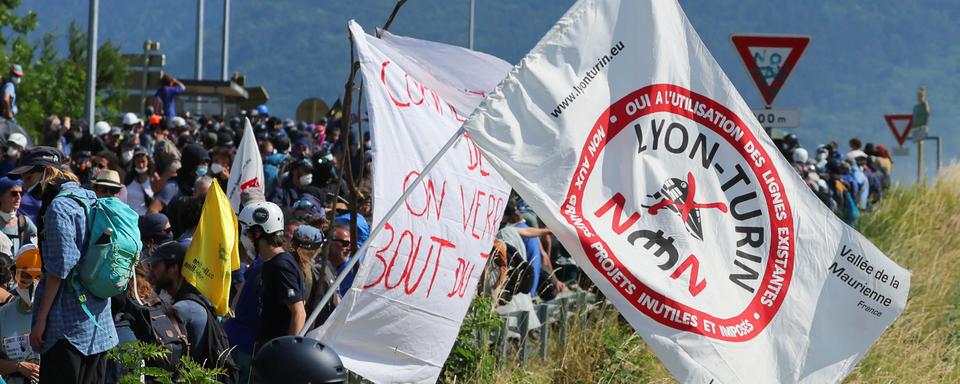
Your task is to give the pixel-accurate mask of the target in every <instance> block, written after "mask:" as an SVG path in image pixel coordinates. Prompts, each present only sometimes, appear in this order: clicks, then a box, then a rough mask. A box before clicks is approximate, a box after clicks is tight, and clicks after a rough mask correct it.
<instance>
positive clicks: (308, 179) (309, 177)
mask: <svg viewBox="0 0 960 384" xmlns="http://www.w3.org/2000/svg"><path fill="white" fill-rule="evenodd" d="M312 182H313V174H310V173H308V174H306V175H303V176H300V185H310V183H312Z"/></svg>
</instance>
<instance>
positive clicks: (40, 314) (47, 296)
mask: <svg viewBox="0 0 960 384" xmlns="http://www.w3.org/2000/svg"><path fill="white" fill-rule="evenodd" d="M62 281H63V280H61V279H60V278H59V277H57V276H56V275H54V274H52V273H47V280H46V283H45V285H44V286H43V301H41V302H40V307H38V308H36V311H37V322H36V323H35V324H34V325H33V329H32V330H31V331H30V346H32V347H34V348H40V345H41V344H43V333H44V332H45V331H46V330H47V316H49V315H50V308H51V307H53V300H54V299H56V297H57V292H58V291H60V283H61V282H62Z"/></svg>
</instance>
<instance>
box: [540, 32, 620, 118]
mask: <svg viewBox="0 0 960 384" xmlns="http://www.w3.org/2000/svg"><path fill="white" fill-rule="evenodd" d="M623 46H624V45H623V41H618V42H617V43H616V44H614V45H613V46H612V47H610V54H609V55H603V57H601V58H599V59H597V63H596V64H594V65H593V68H590V69H589V70H588V71H587V73H585V74H584V75H583V77H582V78H581V79H580V82H578V83H576V84H574V85H573V91H571V92H570V94H569V95H567V97H564V98H563V101H561V102H560V104H557V106H556V108H554V109H553V112H550V114H551V115H553V117H554V118H557V117H560V115H561V114H563V111H565V110H566V109H567V108H568V107H569V106H571V105H572V104H573V102H574V101H575V100H577V97H579V96H580V95H581V94H583V92H585V91H586V88H587V86H589V85H590V83H591V82H593V79H594V78H596V77H597V75H598V74H600V70H601V69H603V68H605V67H606V66H607V64H610V62H611V61H613V58H614V57H616V56H617V54H619V53H620V52H621V51H623Z"/></svg>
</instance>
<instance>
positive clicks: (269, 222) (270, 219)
mask: <svg viewBox="0 0 960 384" xmlns="http://www.w3.org/2000/svg"><path fill="white" fill-rule="evenodd" d="M237 221H239V222H240V226H241V227H243V228H244V229H246V228H250V227H253V226H260V229H262V230H263V232H264V233H266V234H271V233H277V232H280V231H283V211H282V210H280V206H278V205H276V204H274V203H271V202H269V201H259V202H256V203H252V204H250V205H248V206H246V207H243V210H242V211H240V217H239V218H238V220H237Z"/></svg>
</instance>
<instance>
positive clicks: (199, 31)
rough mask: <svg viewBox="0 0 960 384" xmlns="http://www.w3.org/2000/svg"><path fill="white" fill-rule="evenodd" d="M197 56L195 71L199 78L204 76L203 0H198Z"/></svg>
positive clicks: (194, 64)
mask: <svg viewBox="0 0 960 384" xmlns="http://www.w3.org/2000/svg"><path fill="white" fill-rule="evenodd" d="M196 49H197V57H195V58H194V60H195V61H194V63H193V73H194V76H196V78H197V80H200V79H201V78H203V0H197V44H196Z"/></svg>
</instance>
